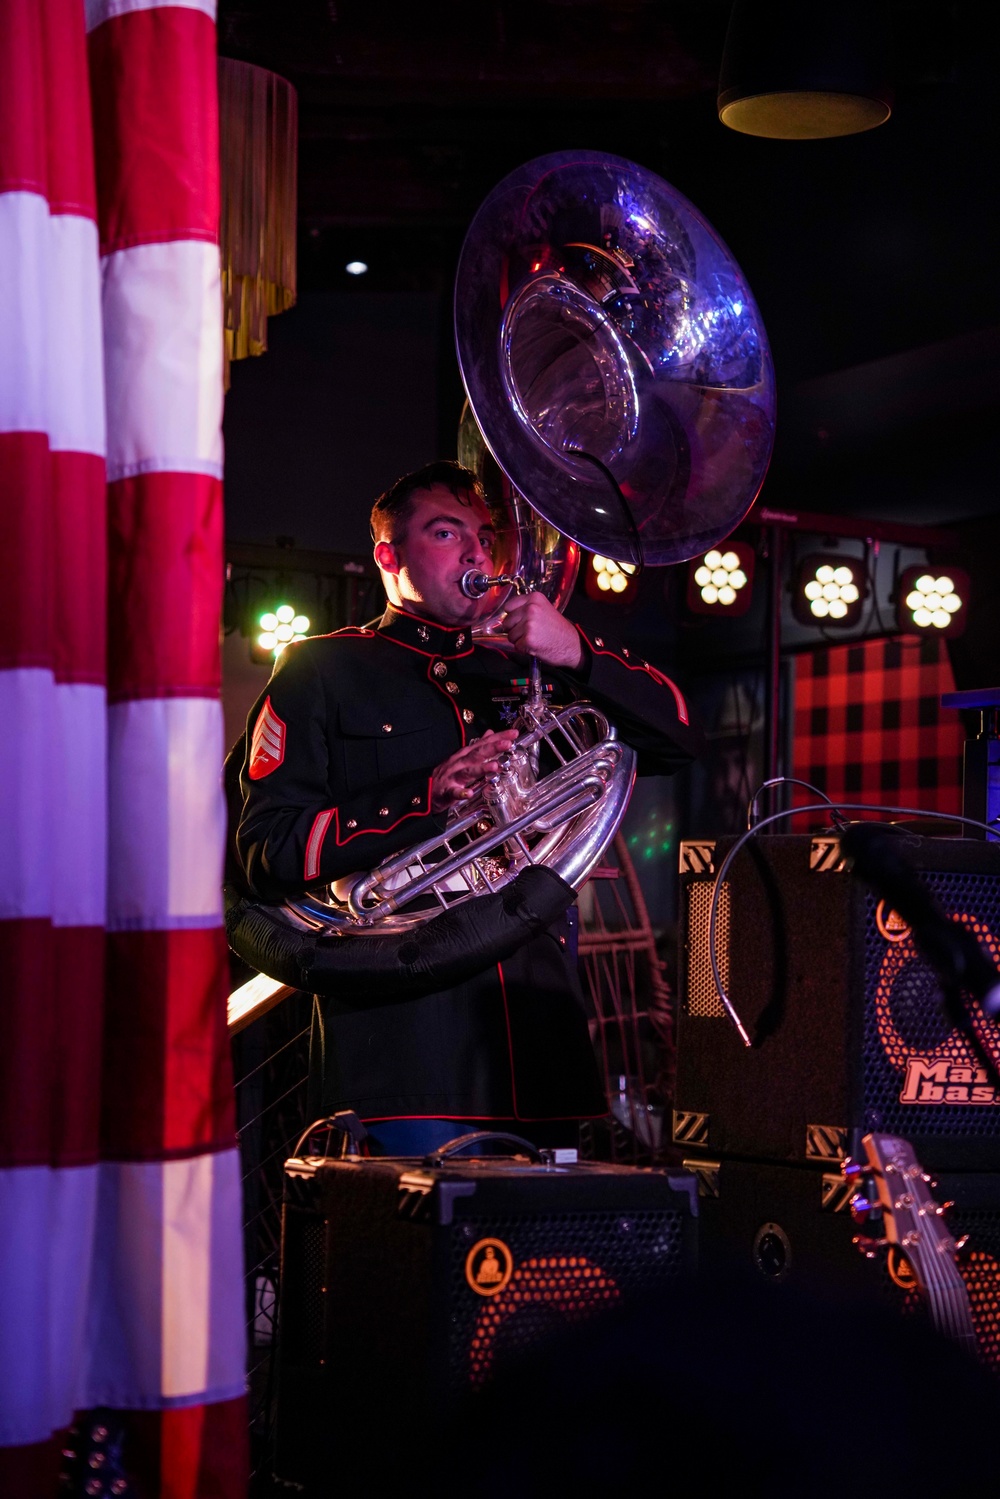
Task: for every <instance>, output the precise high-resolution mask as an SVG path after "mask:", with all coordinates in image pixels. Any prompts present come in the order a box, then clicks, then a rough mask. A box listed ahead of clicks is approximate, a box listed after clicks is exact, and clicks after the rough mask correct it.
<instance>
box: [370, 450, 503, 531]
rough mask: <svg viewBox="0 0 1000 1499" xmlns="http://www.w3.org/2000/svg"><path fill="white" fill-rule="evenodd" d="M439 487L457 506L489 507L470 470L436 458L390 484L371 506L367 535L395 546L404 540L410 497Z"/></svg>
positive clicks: (481, 488)
mask: <svg viewBox="0 0 1000 1499" xmlns="http://www.w3.org/2000/svg"><path fill="white" fill-rule="evenodd" d="M436 484H441V485H443V486H444V488H445V489H447V490H450V492H451V493H452V494H453V495H454V496H455V499H456V500H457V501H458V502H459V504H460V505H470V504H471V503H472V501H473V500H474V499H475V500H481V501H482V502H483V504H484V505H487V506H489V501H488V500H487V499H486V495H485V494H484V493H483V486H482V484H480V482H479V480H478V479H477V478H476V475H475V474H474V473H473V472H472V470H471V469H468V468H463V467H462V465H461V464H460V463H455V462H454V461H453V460H451V459H449V458H437V459H435V461H434V462H433V463H425V464H424V466H423V468H418V469H414V471H413V473H412V474H404V475H403V476H402V478H401V479H397V480H396V482H395V484H391V485H390V486H389V488H388V489H387V490H386V492H385V494H380V495H379V497H378V499H377V500H376V501H375V503H374V505H373V506H372V514H371V532H372V540H373V541H388V542H392V543H393V545H395V543H396V542H400V541H405V540H406V522H407V521H408V519H409V516H410V510H411V509H412V506H413V496H414V495H416V494H419V493H420V491H421V490H424V489H433V488H434V486H435V485H436Z"/></svg>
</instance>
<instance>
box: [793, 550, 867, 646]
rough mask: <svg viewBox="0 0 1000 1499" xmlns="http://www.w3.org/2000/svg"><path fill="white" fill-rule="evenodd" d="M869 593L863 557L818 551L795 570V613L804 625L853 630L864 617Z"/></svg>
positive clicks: (804, 559) (806, 558)
mask: <svg viewBox="0 0 1000 1499" xmlns="http://www.w3.org/2000/svg"><path fill="white" fill-rule="evenodd" d="M867 593H868V579H867V577H866V568H865V559H864V558H863V557H851V556H847V555H846V554H844V553H838V552H831V553H828V554H827V553H820V552H816V553H813V554H812V555H811V556H809V557H805V558H803V560H802V561H801V562H800V563H799V566H798V569H797V570H796V575H795V582H794V586H793V589H792V613H793V614H794V615H795V618H796V619H797V620H798V621H799V623H800V624H803V625H817V626H820V627H827V626H832V627H834V628H840V629H850V628H851V627H852V626H854V625H856V624H857V623H858V622H859V620H860V619H861V611H862V608H863V606H864V601H865V598H866V596H867Z"/></svg>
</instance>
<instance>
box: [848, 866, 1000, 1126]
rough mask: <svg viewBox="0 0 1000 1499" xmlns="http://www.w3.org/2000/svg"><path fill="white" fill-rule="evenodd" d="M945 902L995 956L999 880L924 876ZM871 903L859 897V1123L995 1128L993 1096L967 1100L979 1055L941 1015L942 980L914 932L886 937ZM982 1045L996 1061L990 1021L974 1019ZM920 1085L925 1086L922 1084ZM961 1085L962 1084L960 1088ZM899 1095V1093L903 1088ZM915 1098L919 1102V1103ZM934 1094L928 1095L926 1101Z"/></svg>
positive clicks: (999, 957) (999, 1053)
mask: <svg viewBox="0 0 1000 1499" xmlns="http://www.w3.org/2000/svg"><path fill="white" fill-rule="evenodd" d="M922 877H923V879H924V880H925V882H926V884H927V885H928V887H929V888H930V889H931V890H932V891H933V893H934V895H935V896H936V898H937V900H938V902H939V903H940V905H941V906H942V908H943V909H944V910H945V911H946V912H947V913H948V914H949V915H950V916H952V917H954V918H956V919H958V920H960V921H962V922H963V923H964V924H965V925H966V926H967V927H969V929H970V930H971V931H972V932H973V933H974V934H975V936H976V937H977V938H978V940H979V941H980V942H981V943H982V945H983V946H984V947H985V948H986V950H987V951H988V952H989V953H990V954H991V956H992V957H993V960H994V962H1000V941H998V939H997V936H996V935H995V934H997V933H1000V879H998V878H997V876H995V875H985V874H973V873H941V872H932V871H927V872H924V874H923V876H922ZM878 910H879V908H878V904H877V902H876V901H875V900H874V899H873V898H872V897H871V896H868V897H867V898H866V905H865V1006H864V1048H863V1089H864V1094H863V1096H864V1103H865V1125H866V1127H867V1128H869V1129H878V1130H886V1131H889V1132H890V1133H898V1134H901V1135H910V1134H913V1135H917V1136H919V1137H921V1138H927V1137H943V1136H950V1137H955V1136H958V1137H970V1136H984V1135H990V1136H992V1135H995V1134H996V1133H997V1128H998V1122H1000V1116H998V1115H997V1113H996V1109H997V1104H995V1103H993V1101H992V1089H989V1091H988V1094H987V1095H985V1096H987V1097H988V1099H989V1101H986V1102H973V1101H972V1100H973V1099H974V1098H977V1097H979V1098H982V1097H984V1094H983V1093H982V1092H980V1093H979V1094H978V1095H977V1094H976V1092H975V1084H976V1083H977V1082H978V1083H979V1084H984V1083H985V1082H986V1080H985V1078H983V1077H980V1078H978V1079H977V1078H976V1077H975V1073H976V1067H977V1063H976V1059H975V1057H974V1056H973V1053H972V1051H971V1049H970V1048H969V1045H968V1043H967V1042H966V1041H965V1040H964V1038H963V1037H962V1036H961V1035H960V1034H959V1032H958V1031H956V1030H955V1029H954V1028H953V1027H952V1026H951V1025H950V1024H949V1022H948V1020H947V1019H946V1017H945V1015H944V1012H943V1000H942V994H941V986H940V984H939V983H938V980H937V977H936V975H935V973H934V971H933V969H932V968H931V967H930V966H929V965H928V964H927V963H926V962H925V961H924V960H923V958H922V957H921V956H920V955H919V954H918V952H917V950H916V947H915V946H914V943H913V939H912V937H911V936H908V935H907V936H904V937H903V938H902V940H900V941H896V942H892V941H889V940H887V938H886V937H885V936H884V935H883V933H882V931H881V930H880V928H879V921H878ZM976 1030H977V1033H978V1035H979V1037H980V1039H981V1041H982V1042H983V1044H984V1046H985V1047H986V1048H987V1050H988V1051H989V1052H990V1054H991V1055H993V1056H994V1057H995V1058H996V1059H997V1060H998V1061H1000V1046H998V1033H997V1031H996V1028H995V1027H993V1026H991V1025H989V1023H988V1022H985V1021H983V1020H982V1019H981V1018H980V1019H979V1020H978V1023H977V1024H976ZM925 1083H926V1085H927V1086H926V1087H925V1086H924V1085H925ZM963 1090H964V1091H963ZM902 1095H905V1097H904V1096H902ZM918 1098H919V1099H920V1100H921V1101H918ZM928 1100H934V1101H928Z"/></svg>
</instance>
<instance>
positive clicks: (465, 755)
mask: <svg viewBox="0 0 1000 1499" xmlns="http://www.w3.org/2000/svg"><path fill="white" fill-rule="evenodd" d="M516 739H517V730H516V729H501V730H500V731H496V730H494V729H487V730H486V733H485V734H484V735H483V737H482V738H481V739H474V740H473V741H472V743H471V744H467V745H466V746H465V748H464V749H460V750H456V751H455V753H454V754H453V755H449V756H448V758H447V760H442V762H441V764H440V765H439V766H438V767H437V769H436V770H435V772H434V774H433V776H432V777H431V811H432V812H447V811H448V809H449V808H450V807H454V806H456V805H457V804H458V803H459V802H464V801H468V800H469V798H470V797H471V796H473V795H475V793H476V791H478V790H479V788H480V786H482V784H483V781H484V780H485V779H486V777H487V776H490V775H492V774H493V773H494V771H496V770H499V768H500V756H501V755H503V754H505V753H506V752H507V750H509V749H510V748H511V746H512V745H513V744H514V742H515V740H516Z"/></svg>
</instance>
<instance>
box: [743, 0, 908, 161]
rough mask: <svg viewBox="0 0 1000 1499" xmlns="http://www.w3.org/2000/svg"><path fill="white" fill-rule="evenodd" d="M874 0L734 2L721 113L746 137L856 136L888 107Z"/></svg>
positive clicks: (881, 23) (883, 26) (880, 14)
mask: <svg viewBox="0 0 1000 1499" xmlns="http://www.w3.org/2000/svg"><path fill="white" fill-rule="evenodd" d="M890 76H891V75H890V69H889V24H888V15H887V8H886V6H885V4H884V3H880V0H736V3H735V4H734V6H733V10H732V15H731V17H730V21H729V30H728V32H727V34H726V44H725V48H724V51H723V56H722V69H721V72H720V75H719V119H720V120H721V121H722V123H723V124H724V125H728V126H729V127H730V129H732V130H739V131H742V132H743V133H744V134H745V135H763V136H770V137H772V138H774V139H778V140H817V139H822V138H824V137H829V136H835V135H854V134H856V133H857V132H858V131H861V130H871V129H873V128H874V127H875V126H876V125H881V124H883V123H884V122H885V121H886V120H887V119H888V118H889V115H890V114H891V112H892V104H893V93H892V87H891V84H890Z"/></svg>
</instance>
